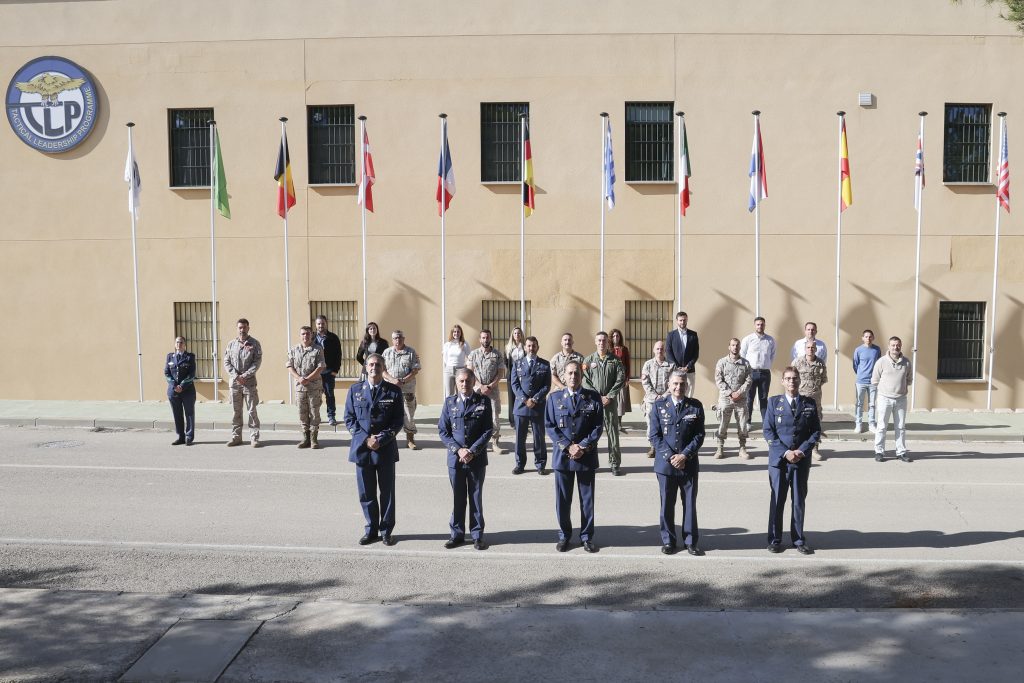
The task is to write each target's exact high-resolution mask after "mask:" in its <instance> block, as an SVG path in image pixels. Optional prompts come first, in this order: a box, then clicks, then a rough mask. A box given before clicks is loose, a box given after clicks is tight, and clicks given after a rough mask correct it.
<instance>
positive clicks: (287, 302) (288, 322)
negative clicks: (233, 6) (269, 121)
mask: <svg viewBox="0 0 1024 683" xmlns="http://www.w3.org/2000/svg"><path fill="white" fill-rule="evenodd" d="M278 121H280V122H281V159H282V166H283V168H282V169H281V174H282V175H281V183H282V185H283V187H278V190H277V191H278V192H283V193H284V203H283V204H282V206H283V207H284V216H283V218H284V352H285V354H286V355H287V354H288V353H290V352H291V341H292V283H291V278H290V277H289V270H288V166H289V163H288V153H287V149H286V144H287V143H286V140H287V136H286V133H285V127H286V126H287V125H288V117H287V116H282V117H281V118H279V119H278ZM294 392H295V387H294V386H293V382H292V379H291V373H288V403H289V404H293V403H295V398H294Z"/></svg>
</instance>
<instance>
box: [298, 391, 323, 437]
mask: <svg viewBox="0 0 1024 683" xmlns="http://www.w3.org/2000/svg"><path fill="white" fill-rule="evenodd" d="M323 398H324V392H323V389H313V390H310V391H297V392H295V400H296V401H297V402H298V404H299V424H301V425H302V431H303V432H304V433H305V432H308V431H309V430H310V429H312V430H313V431H316V430H317V429H319V428H320V403H321V402H322V401H323Z"/></svg>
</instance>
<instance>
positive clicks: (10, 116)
mask: <svg viewBox="0 0 1024 683" xmlns="http://www.w3.org/2000/svg"><path fill="white" fill-rule="evenodd" d="M6 105H7V120H8V121H10V122H11V128H13V129H14V132H15V133H16V134H17V135H18V137H19V138H21V139H22V141H23V142H24V143H25V144H26V145H28V146H30V147H34V148H35V149H38V150H39V151H40V152H46V153H48V154H56V153H59V152H66V151H68V150H69V149H72V148H73V147H75V146H76V145H78V144H79V143H80V142H82V141H83V140H85V138H87V137H88V136H89V133H91V132H92V129H93V128H94V127H95V126H96V119H97V117H98V116H99V103H98V102H97V98H96V87H95V85H94V84H93V81H92V77H91V76H89V74H88V73H86V72H85V70H83V69H82V67H80V66H78V65H77V64H75V63H74V62H71V61H68V60H67V59H64V58H62V57H40V58H38V59H33V60H32V61H31V62H29V63H28V64H26V65H25V66H23V67H21V69H19V70H18V73H16V74H15V75H14V78H12V79H11V84H10V85H9V86H7V100H6Z"/></svg>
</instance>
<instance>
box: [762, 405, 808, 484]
mask: <svg viewBox="0 0 1024 683" xmlns="http://www.w3.org/2000/svg"><path fill="white" fill-rule="evenodd" d="M794 400H795V401H796V405H795V406H794V408H795V411H791V410H790V408H789V402H788V401H787V400H786V397H785V396H784V395H782V394H779V395H778V396H772V397H771V398H769V399H768V411H767V412H766V413H765V416H764V440H765V441H767V442H768V466H769V467H782V466H783V465H788V464H792V463H789V461H787V460H786V459H785V458H784V457H783V456H785V454H786V451H802V452H803V453H804V454H805V455H806V456H807V457H805V458H804V459H803V460H801V461H800V462H799V463H798V465H799V466H800V467H810V466H811V458H810V455H811V449H812V448H813V447H814V444H816V443H818V441H819V440H820V439H821V423H820V422H819V421H818V404H817V403H815V402H814V399H813V398H808V397H807V396H797V397H796V399H794Z"/></svg>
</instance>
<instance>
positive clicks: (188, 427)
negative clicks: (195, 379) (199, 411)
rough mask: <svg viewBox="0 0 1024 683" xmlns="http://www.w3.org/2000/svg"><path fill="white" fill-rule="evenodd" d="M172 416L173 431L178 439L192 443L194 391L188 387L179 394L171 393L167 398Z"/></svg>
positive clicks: (193, 431) (191, 387) (194, 416)
mask: <svg viewBox="0 0 1024 683" xmlns="http://www.w3.org/2000/svg"><path fill="white" fill-rule="evenodd" d="M167 401H168V403H170V404H171V413H172V414H173V415H174V431H175V432H177V433H178V438H179V439H185V440H186V441H192V439H194V438H195V435H196V389H195V387H193V386H191V385H189V386H187V387H186V388H184V389H182V390H181V393H180V394H176V393H174V392H171V394H170V395H169V396H168V397H167Z"/></svg>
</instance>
